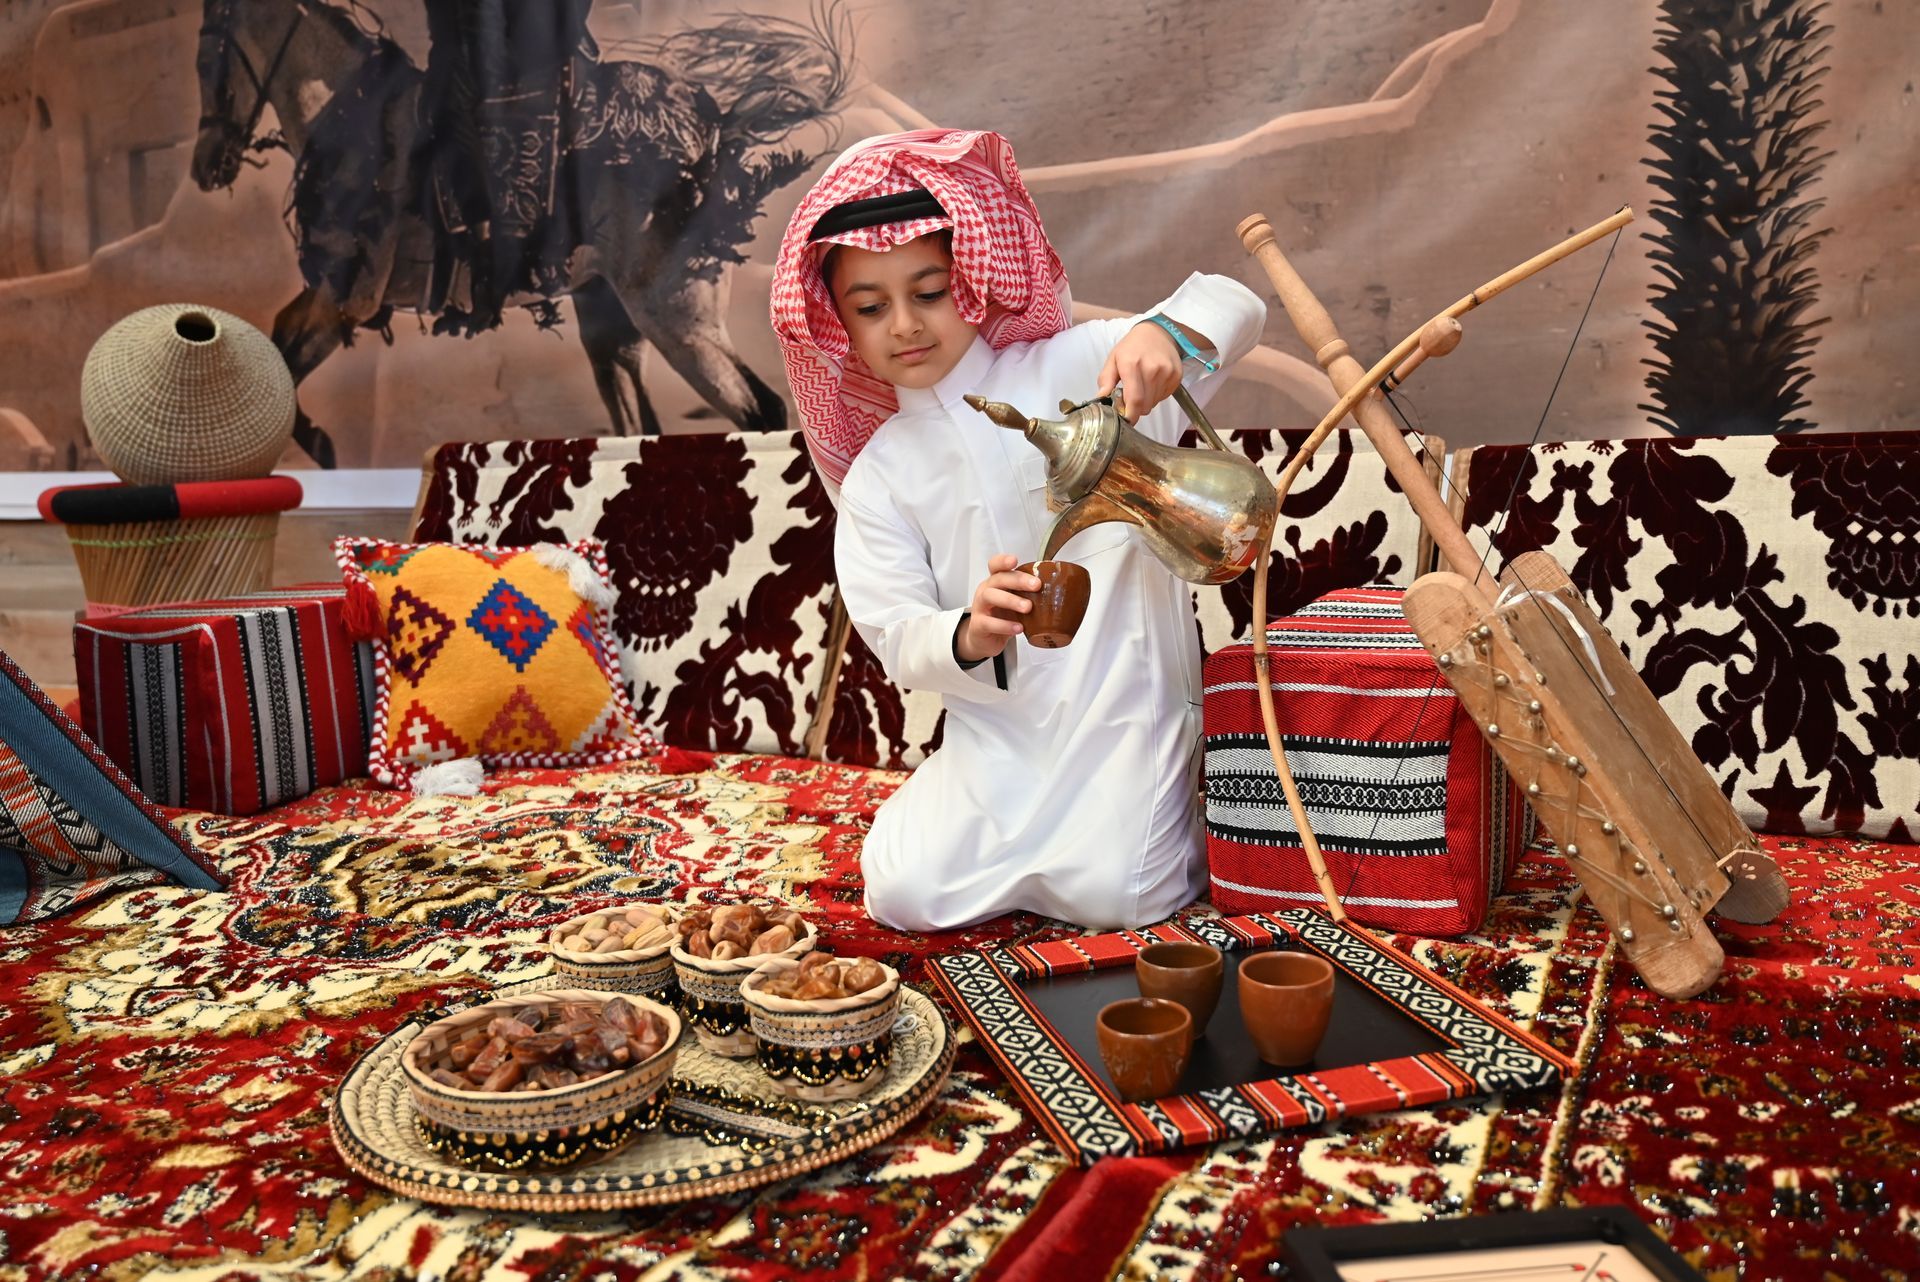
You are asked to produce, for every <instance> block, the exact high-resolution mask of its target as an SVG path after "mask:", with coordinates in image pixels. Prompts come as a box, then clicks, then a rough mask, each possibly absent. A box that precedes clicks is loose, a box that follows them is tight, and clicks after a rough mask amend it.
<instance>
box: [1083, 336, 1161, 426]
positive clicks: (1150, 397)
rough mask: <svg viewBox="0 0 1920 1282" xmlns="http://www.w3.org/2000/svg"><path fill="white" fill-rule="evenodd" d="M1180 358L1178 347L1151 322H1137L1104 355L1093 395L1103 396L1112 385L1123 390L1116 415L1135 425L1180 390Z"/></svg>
mask: <svg viewBox="0 0 1920 1282" xmlns="http://www.w3.org/2000/svg"><path fill="white" fill-rule="evenodd" d="M1180 356H1181V353H1180V345H1179V344H1178V343H1176V342H1174V341H1173V335H1171V334H1169V333H1167V331H1166V330H1164V329H1161V328H1160V327H1159V326H1158V325H1155V324H1154V323H1153V322H1152V321H1141V322H1140V323H1139V324H1138V325H1135V326H1134V327H1133V328H1132V329H1130V330H1128V331H1127V334H1126V337H1125V338H1122V339H1121V340H1120V341H1119V342H1117V343H1115V344H1114V345H1113V350H1112V351H1111V352H1108V353H1107V363H1106V364H1105V365H1102V366H1101V367H1100V390H1099V391H1098V392H1097V393H1096V395H1098V396H1105V395H1107V394H1108V393H1109V392H1111V391H1113V389H1114V387H1115V385H1116V384H1117V385H1119V386H1121V387H1123V388H1125V389H1126V396H1125V404H1123V405H1121V406H1120V407H1119V409H1120V413H1121V414H1122V415H1124V416H1125V417H1126V418H1127V419H1128V420H1129V421H1132V422H1138V421H1139V420H1140V419H1142V418H1144V417H1146V415H1147V414H1148V413H1149V412H1150V411H1151V410H1152V409H1153V407H1154V406H1156V405H1158V404H1159V403H1160V402H1161V401H1164V400H1166V399H1167V397H1169V396H1172V395H1173V389H1175V388H1176V387H1178V386H1180Z"/></svg>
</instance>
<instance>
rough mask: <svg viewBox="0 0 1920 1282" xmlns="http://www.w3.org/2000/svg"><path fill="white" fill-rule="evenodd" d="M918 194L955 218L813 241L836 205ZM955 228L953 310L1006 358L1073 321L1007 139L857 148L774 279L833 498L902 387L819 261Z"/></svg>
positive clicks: (780, 317) (806, 219) (873, 143)
mask: <svg viewBox="0 0 1920 1282" xmlns="http://www.w3.org/2000/svg"><path fill="white" fill-rule="evenodd" d="M916 187H924V188H926V190H927V191H928V192H929V193H930V194H931V195H932V196H933V197H934V198H935V199H936V200H938V201H939V202H940V207H941V208H942V209H944V210H946V212H947V216H946V217H944V218H940V217H930V218H918V219H914V220H913V221H911V222H901V223H886V224H883V225H881V226H877V227H862V228H858V229H854V230H849V231H845V232H839V233H835V234H833V235H830V236H826V237H823V238H821V239H820V240H818V241H812V242H810V241H809V239H808V238H809V236H810V235H811V234H812V232H813V227H814V224H815V223H817V222H818V221H819V220H820V217H821V215H823V214H825V213H826V212H827V211H828V210H830V209H832V208H833V207H835V206H836V205H841V204H844V203H846V202H847V201H850V200H863V199H866V198H869V197H873V196H890V195H893V194H895V193H897V192H903V191H911V190H912V189H914V188H916ZM948 227H951V228H952V229H953V264H954V271H953V276H952V289H953V301H954V305H955V306H956V307H957V308H958V309H959V311H960V315H961V317H962V318H963V319H964V320H966V321H967V323H969V324H971V325H974V326H977V327H978V328H979V330H980V333H981V336H982V337H984V338H985V339H986V340H987V342H989V343H991V344H992V345H993V346H994V347H995V348H996V349H998V348H1002V347H1006V346H1007V345H1008V344H1011V343H1024V342H1033V341H1035V340H1037V339H1042V338H1049V337H1051V336H1052V335H1054V334H1057V333H1059V332H1060V331H1061V330H1063V329H1065V328H1066V327H1067V325H1068V323H1069V322H1070V320H1071V317H1072V312H1073V302H1072V298H1071V296H1070V295H1069V294H1068V292H1067V274H1066V270H1065V268H1063V267H1062V266H1061V265H1060V255H1059V254H1057V253H1055V252H1054V249H1053V245H1052V244H1051V243H1050V242H1049V241H1048V240H1047V233H1046V231H1045V229H1044V228H1042V227H1041V226H1040V211H1039V210H1038V209H1036V208H1034V204H1033V197H1032V196H1031V195H1029V194H1028V193H1027V187H1026V184H1025V183H1023V182H1021V181H1020V169H1019V166H1017V165H1016V164H1015V163H1014V159H1013V147H1012V145H1011V144H1010V143H1008V142H1007V140H1006V139H1005V138H1003V137H1001V136H1000V135H999V134H997V133H991V132H988V131H985V130H959V129H917V130H914V131H912V132H911V133H903V134H886V135H883V136H881V137H878V138H870V139H868V140H867V141H865V142H862V143H859V144H857V145H856V146H854V147H851V148H849V149H848V150H847V151H846V152H844V153H843V154H842V155H841V156H840V158H839V159H838V160H836V161H834V163H833V165H832V166H831V167H830V168H829V169H828V170H827V172H826V173H824V174H822V175H821V177H820V181H818V182H816V183H815V184H814V185H813V190H811V191H809V192H808V193H807V195H806V198H805V199H804V200H802V201H801V202H800V207H799V209H797V210H796V211H794V215H793V220H792V221H791V222H789V223H788V224H787V233H786V236H785V237H784V238H783V239H782V240H781V242H780V257H779V259H778V260H777V261H776V263H775V265H774V271H773V305H772V311H773V330H774V333H775V334H776V335H778V337H779V339H780V349H781V353H782V355H783V356H784V358H785V360H786V365H787V380H788V382H790V383H791V384H792V385H793V398H794V401H795V402H796V403H797V404H798V405H799V407H800V420H801V425H802V427H803V428H804V430H805V431H806V437H807V448H808V449H809V450H810V451H811V452H812V454H813V462H814V466H816V467H818V468H819V469H820V473H821V475H822V476H823V477H825V478H826V479H827V481H828V482H829V485H828V488H829V490H830V491H832V492H834V493H837V492H838V490H839V486H840V482H841V480H842V479H843V478H844V477H845V476H846V474H847V468H848V467H849V466H851V465H852V463H853V459H854V456H855V455H856V454H858V453H859V452H860V447H861V446H863V445H865V444H866V443H867V440H868V439H869V438H870V437H871V436H872V435H873V434H874V432H875V431H876V430H878V429H879V427H880V425H881V424H882V423H884V422H886V421H887V419H888V418H890V417H892V415H893V414H894V412H895V411H896V410H897V409H899V402H898V401H897V400H896V399H895V397H894V390H893V384H891V383H889V382H887V381H886V380H884V379H882V378H880V377H879V376H878V375H876V374H875V373H874V372H873V371H872V370H871V369H869V368H868V367H867V364H866V362H865V361H862V360H861V359H860V357H859V354H858V353H856V352H854V351H853V350H852V345H851V343H850V342H849V341H848V338H847V331H846V327H845V326H843V325H842V324H841V323H840V315H839V313H838V312H837V311H836V310H835V308H834V305H833V298H832V296H831V295H830V294H829V293H828V292H827V285H826V281H825V280H823V279H822V278H821V275H820V260H821V258H823V257H824V256H825V254H826V252H827V249H828V247H829V246H830V245H836V244H838V245H853V246H856V247H858V248H861V249H868V250H876V251H885V250H889V249H892V248H893V247H894V246H895V245H900V244H904V243H906V242H907V241H909V240H912V239H914V238H915V237H916V236H924V235H926V234H927V233H928V232H933V231H939V230H941V229H943V228H948Z"/></svg>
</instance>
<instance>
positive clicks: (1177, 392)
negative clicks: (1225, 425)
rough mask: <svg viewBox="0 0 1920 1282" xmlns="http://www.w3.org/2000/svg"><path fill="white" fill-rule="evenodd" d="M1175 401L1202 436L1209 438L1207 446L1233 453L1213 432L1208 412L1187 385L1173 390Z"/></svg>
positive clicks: (1181, 385)
mask: <svg viewBox="0 0 1920 1282" xmlns="http://www.w3.org/2000/svg"><path fill="white" fill-rule="evenodd" d="M1173 399H1174V400H1176V401H1178V402H1179V403H1180V408H1181V409H1183V410H1185V411H1186V412H1187V417H1188V418H1189V419H1191V420H1193V425H1194V426H1195V427H1197V428H1199V429H1200V435H1202V436H1204V437H1206V438H1207V444H1209V445H1211V446H1213V448H1214V449H1216V450H1220V451H1222V452H1224V453H1228V454H1231V453H1233V451H1232V450H1229V449H1227V443H1226V442H1225V441H1223V440H1221V439H1220V434H1219V433H1218V432H1216V431H1214V430H1213V424H1212V423H1209V422H1208V421H1207V412H1206V411H1205V410H1203V409H1201V408H1200V402H1198V401H1196V400H1194V399H1193V393H1192V392H1189V391H1188V390H1187V385H1186V384H1185V383H1182V384H1180V386H1178V387H1176V388H1174V389H1173Z"/></svg>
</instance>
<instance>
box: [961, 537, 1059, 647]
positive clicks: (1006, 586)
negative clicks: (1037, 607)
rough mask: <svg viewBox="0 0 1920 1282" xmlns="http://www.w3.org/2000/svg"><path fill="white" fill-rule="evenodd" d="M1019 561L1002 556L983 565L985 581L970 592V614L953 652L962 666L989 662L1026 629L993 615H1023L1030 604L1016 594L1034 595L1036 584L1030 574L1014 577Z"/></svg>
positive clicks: (1006, 554) (1037, 584)
mask: <svg viewBox="0 0 1920 1282" xmlns="http://www.w3.org/2000/svg"><path fill="white" fill-rule="evenodd" d="M1018 564H1020V558H1019V557H1017V556H1014V555H1013V554H1011V553H1003V554H1001V555H1000V556H996V557H992V558H990V559H989V560H988V561H987V577H986V578H984V579H982V580H980V586H979V587H977V588H975V589H974V590H973V606H972V612H971V613H970V614H969V615H968V616H967V621H966V622H965V623H964V624H962V625H961V627H960V635H959V637H958V638H956V639H955V641H954V648H955V649H957V650H958V651H959V653H960V658H961V660H962V661H963V662H965V663H975V662H978V661H979V660H981V659H991V658H992V657H993V656H994V655H996V654H999V653H1000V652H1001V651H1002V650H1005V649H1006V648H1007V642H1009V641H1011V640H1013V638H1015V637H1017V636H1019V635H1020V634H1021V633H1022V632H1024V631H1025V630H1026V629H1025V627H1024V626H1022V624H1021V623H1020V621H1019V620H1018V619H1003V618H1001V617H1000V615H999V614H998V613H996V612H997V611H1000V610H1006V611H1009V612H1011V613H1013V614H1025V613H1026V612H1027V611H1029V610H1031V609H1032V608H1033V603H1032V602H1031V601H1029V600H1027V598H1025V597H1023V596H1016V595H1015V593H1016V592H1038V591H1039V590H1040V580H1039V579H1036V578H1035V577H1034V576H1033V575H1031V574H1015V573H1014V572H1013V567H1014V566H1016V565H1018Z"/></svg>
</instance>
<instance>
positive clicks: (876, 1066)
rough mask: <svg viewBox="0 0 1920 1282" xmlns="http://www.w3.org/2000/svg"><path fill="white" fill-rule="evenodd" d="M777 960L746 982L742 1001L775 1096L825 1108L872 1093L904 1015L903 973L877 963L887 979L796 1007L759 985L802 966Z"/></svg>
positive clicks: (882, 1074)
mask: <svg viewBox="0 0 1920 1282" xmlns="http://www.w3.org/2000/svg"><path fill="white" fill-rule="evenodd" d="M799 964H800V962H799V961H798V959H795V958H787V957H777V958H775V959H774V960H772V961H770V962H767V963H766V964H765V965H763V966H761V967H760V968H759V969H758V970H756V971H754V972H753V974H751V975H749V976H747V978H746V980H745V981H744V982H743V983H742V984H741V985H740V996H741V997H742V998H744V999H745V1001H746V1003H747V1015H748V1019H749V1022H750V1023H751V1025H752V1028H753V1033H754V1036H755V1038H756V1039H757V1040H758V1041H759V1047H758V1049H757V1052H756V1053H757V1055H758V1057H759V1060H760V1067H761V1068H762V1069H764V1070H765V1071H766V1074H767V1077H768V1078H769V1079H770V1080H771V1081H772V1082H773V1087H774V1089H775V1090H777V1091H779V1092H780V1093H781V1094H782V1095H785V1096H787V1097H788V1098H790V1099H800V1100H808V1101H810V1102H812V1103H816V1104H828V1103H832V1102H834V1101H836V1100H845V1099H853V1098H854V1097H855V1096H858V1095H864V1094H866V1093H867V1092H868V1091H870V1090H872V1089H873V1087H874V1085H875V1084H876V1083H878V1082H879V1081H880V1079H881V1078H883V1077H885V1076H886V1070H887V1065H888V1064H889V1063H891V1062H892V1061H893V1024H894V1020H895V1019H897V1018H898V1017H899V1014H900V972H899V971H897V970H895V969H894V968H893V967H891V966H889V965H887V964H885V963H884V962H882V963H880V969H881V970H882V971H884V972H885V973H886V976H887V978H886V981H885V982H884V983H882V984H880V985H878V986H876V987H874V988H869V989H868V990H867V991H866V992H864V993H855V994H854V995H853V996H851V997H823V998H817V999H815V1000H813V1001H804V1002H803V1001H798V1000H795V999H794V998H791V997H776V996H774V995H773V994H772V993H767V992H762V991H761V986H762V985H763V984H765V983H766V982H767V981H768V980H769V979H772V978H774V977H775V976H777V975H783V974H785V973H786V972H788V971H790V970H792V969H793V968H794V967H796V966H798V965H799Z"/></svg>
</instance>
